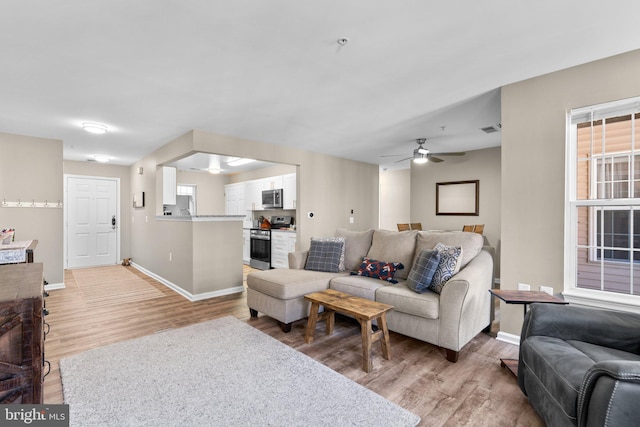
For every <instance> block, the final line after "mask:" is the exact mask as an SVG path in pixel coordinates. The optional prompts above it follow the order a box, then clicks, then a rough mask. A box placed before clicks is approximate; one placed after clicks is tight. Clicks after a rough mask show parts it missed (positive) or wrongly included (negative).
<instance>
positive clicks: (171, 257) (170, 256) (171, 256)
mask: <svg viewBox="0 0 640 427" xmlns="http://www.w3.org/2000/svg"><path fill="white" fill-rule="evenodd" d="M171 261H173V252H169V262H171Z"/></svg>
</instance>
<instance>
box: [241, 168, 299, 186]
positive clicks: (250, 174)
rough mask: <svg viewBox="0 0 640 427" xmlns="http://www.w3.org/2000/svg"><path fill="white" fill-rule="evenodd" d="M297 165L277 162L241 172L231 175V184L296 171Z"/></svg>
mask: <svg viewBox="0 0 640 427" xmlns="http://www.w3.org/2000/svg"><path fill="white" fill-rule="evenodd" d="M296 171H297V168H296V166H295V165H284V164H275V165H273V166H268V167H266V168H262V169H255V170H252V171H247V172H240V173H236V174H233V175H230V176H229V184H233V183H236V182H243V181H251V180H254V179H260V178H269V177H272V176H278V175H287V174H290V173H296Z"/></svg>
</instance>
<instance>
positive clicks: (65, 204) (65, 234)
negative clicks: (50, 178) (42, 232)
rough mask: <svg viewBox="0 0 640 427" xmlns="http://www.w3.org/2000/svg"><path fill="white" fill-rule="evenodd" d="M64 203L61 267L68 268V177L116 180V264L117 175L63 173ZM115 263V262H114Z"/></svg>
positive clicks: (117, 229)
mask: <svg viewBox="0 0 640 427" xmlns="http://www.w3.org/2000/svg"><path fill="white" fill-rule="evenodd" d="M63 176H64V204H63V205H62V206H63V210H64V231H63V235H64V239H63V240H64V243H63V249H62V250H63V251H64V252H63V253H64V262H63V268H64V269H65V270H66V269H68V268H69V257H68V253H67V243H68V241H67V239H68V232H69V230H68V227H67V224H68V220H67V219H68V215H69V210H68V209H67V207H68V206H69V204H68V199H67V196H68V191H67V190H68V187H67V183H68V180H69V178H81V179H100V180H103V181H115V182H116V224H118V226H117V227H116V264H117V263H118V261H119V260H120V230H121V228H122V227H121V224H120V221H121V215H120V178H118V177H113V176H93V175H77V174H64V175H63ZM114 265H115V264H114Z"/></svg>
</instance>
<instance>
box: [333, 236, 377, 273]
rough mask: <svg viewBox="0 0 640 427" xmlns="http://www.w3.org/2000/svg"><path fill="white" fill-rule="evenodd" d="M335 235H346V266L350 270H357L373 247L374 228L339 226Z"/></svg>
mask: <svg viewBox="0 0 640 427" xmlns="http://www.w3.org/2000/svg"><path fill="white" fill-rule="evenodd" d="M335 235H336V237H344V268H345V269H346V270H350V271H355V270H357V269H358V267H360V264H361V263H362V258H363V257H364V256H365V255H367V252H368V251H369V248H370V247H371V238H372V236H373V230H366V231H351V230H346V229H344V228H339V229H337V230H336V233H335Z"/></svg>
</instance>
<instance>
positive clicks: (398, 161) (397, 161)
mask: <svg viewBox="0 0 640 427" xmlns="http://www.w3.org/2000/svg"><path fill="white" fill-rule="evenodd" d="M409 159H413V156H411V157H407V158H406V159H402V160H396V161H395V162H393V163H400V162H404V161H407V160H409Z"/></svg>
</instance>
